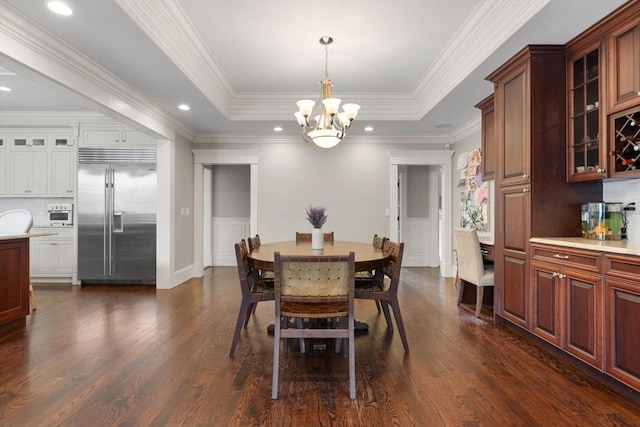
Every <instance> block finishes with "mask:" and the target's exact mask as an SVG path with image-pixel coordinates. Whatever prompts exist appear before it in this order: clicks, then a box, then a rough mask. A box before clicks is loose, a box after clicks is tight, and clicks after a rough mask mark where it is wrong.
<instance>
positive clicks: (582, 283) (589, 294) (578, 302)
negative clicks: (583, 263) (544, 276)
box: [563, 270, 603, 369]
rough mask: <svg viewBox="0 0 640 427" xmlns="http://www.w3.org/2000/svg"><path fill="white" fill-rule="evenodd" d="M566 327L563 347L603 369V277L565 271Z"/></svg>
mask: <svg viewBox="0 0 640 427" xmlns="http://www.w3.org/2000/svg"><path fill="white" fill-rule="evenodd" d="M563 273H564V276H565V278H564V280H565V283H566V326H565V335H566V338H565V342H564V344H563V348H564V349H565V351H567V352H568V353H571V354H572V355H573V356H575V357H577V358H579V359H581V360H582V361H584V362H586V363H588V364H590V365H592V366H594V367H596V368H598V369H602V361H603V358H602V356H603V351H602V308H601V307H602V289H603V287H602V276H601V275H596V274H593V273H585V272H583V271H573V270H564V271H563Z"/></svg>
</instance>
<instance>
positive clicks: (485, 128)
mask: <svg viewBox="0 0 640 427" xmlns="http://www.w3.org/2000/svg"><path fill="white" fill-rule="evenodd" d="M476 108H479V109H480V111H481V114H482V163H481V168H482V180H483V181H489V180H492V179H494V178H495V173H496V160H497V158H498V145H497V143H496V128H495V114H494V108H493V95H491V96H488V97H487V98H485V99H483V100H482V101H480V102H479V103H478V104H477V105H476Z"/></svg>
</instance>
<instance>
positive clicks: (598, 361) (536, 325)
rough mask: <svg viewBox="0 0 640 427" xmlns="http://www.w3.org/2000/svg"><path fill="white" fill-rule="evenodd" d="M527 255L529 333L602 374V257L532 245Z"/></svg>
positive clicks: (573, 250)
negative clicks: (529, 257)
mask: <svg viewBox="0 0 640 427" xmlns="http://www.w3.org/2000/svg"><path fill="white" fill-rule="evenodd" d="M531 252H532V266H533V267H532V272H531V276H532V288H533V295H532V298H533V299H532V302H531V305H532V328H531V331H532V332H533V333H534V334H536V335H538V336H539V337H541V338H543V339H545V340H547V341H549V342H550V343H552V344H554V345H555V346H557V347H559V348H562V349H563V350H564V351H566V352H567V353H570V354H571V355H573V356H574V357H576V358H578V359H580V360H582V361H583V362H586V363H588V364H590V365H592V366H593V367H595V368H597V369H599V370H602V369H603V364H602V363H603V349H602V330H603V329H602V289H603V277H602V261H603V254H602V253H599V252H592V251H584V250H580V249H572V248H565V247H557V246H549V245H540V244H535V243H534V244H532V248H531Z"/></svg>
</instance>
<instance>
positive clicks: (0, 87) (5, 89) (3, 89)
mask: <svg viewBox="0 0 640 427" xmlns="http://www.w3.org/2000/svg"><path fill="white" fill-rule="evenodd" d="M0 90H1V91H3V92H11V88H9V87H6V86H0Z"/></svg>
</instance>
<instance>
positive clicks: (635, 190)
mask: <svg viewBox="0 0 640 427" xmlns="http://www.w3.org/2000/svg"><path fill="white" fill-rule="evenodd" d="M603 200H604V201H605V202H610V203H613V202H620V203H623V204H624V205H626V204H628V203H631V202H635V203H636V210H635V211H634V212H627V220H628V222H629V223H628V225H627V240H629V241H630V242H635V243H640V178H636V179H628V180H625V181H606V182H605V183H604V185H603ZM594 201H595V200H594Z"/></svg>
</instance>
